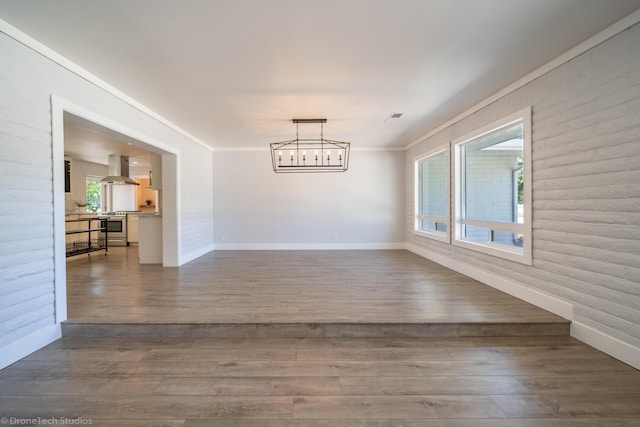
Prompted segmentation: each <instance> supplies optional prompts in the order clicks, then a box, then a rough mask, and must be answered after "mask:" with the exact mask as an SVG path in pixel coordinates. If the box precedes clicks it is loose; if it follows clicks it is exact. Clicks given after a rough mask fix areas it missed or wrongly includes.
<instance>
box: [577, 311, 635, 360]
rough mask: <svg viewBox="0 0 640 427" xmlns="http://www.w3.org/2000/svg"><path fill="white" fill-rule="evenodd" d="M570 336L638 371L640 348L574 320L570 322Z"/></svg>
mask: <svg viewBox="0 0 640 427" xmlns="http://www.w3.org/2000/svg"><path fill="white" fill-rule="evenodd" d="M571 336H572V337H574V338H575V339H577V340H580V341H582V342H583V343H585V344H589V345H590V346H591V347H594V348H597V349H598V350H600V351H602V352H604V353H607V354H608V355H609V356H612V357H615V358H616V359H618V360H620V361H622V362H624V363H626V364H627V365H630V366H633V367H634V368H636V369H640V348H638V347H635V346H633V345H631V344H628V343H626V342H624V341H620V340H619V339H617V338H614V337H612V336H611V335H608V334H605V333H604V332H600V331H598V330H597V329H594V328H592V327H591V326H587V325H585V324H584V323H580V322H576V321H575V320H574V321H573V322H571Z"/></svg>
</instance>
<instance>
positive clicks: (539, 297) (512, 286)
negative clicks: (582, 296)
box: [406, 243, 573, 320]
mask: <svg viewBox="0 0 640 427" xmlns="http://www.w3.org/2000/svg"><path fill="white" fill-rule="evenodd" d="M406 249H407V250H408V251H411V252H413V253H415V254H417V255H420V256H421V257H423V258H427V259H429V260H431V261H433V262H436V263H438V264H440V265H443V266H445V267H447V268H450V269H451V270H454V271H457V272H458V273H461V274H464V275H465V276H469V277H471V278H472V279H475V280H477V281H479V282H482V283H484V284H485V285H488V286H491V287H492V288H495V289H498V290H499V291H502V292H504V293H507V294H509V295H511V296H514V297H516V298H519V299H521V300H523V301H526V302H528V303H530V304H533V305H535V306H536V307H540V308H542V309H544V310H547V311H550V312H551V313H553V314H556V315H558V316H560V317H563V318H565V319H567V320H573V305H572V304H570V303H568V302H566V301H564V300H561V299H559V298H556V297H554V296H552V295H549V294H546V293H543V292H540V291H537V290H535V289H531V288H529V287H527V286H525V285H523V284H521V283H518V282H516V281H515V280H511V279H509V278H506V277H503V276H499V275H497V274H495V273H491V272H489V271H486V270H482V269H480V268H478V267H475V266H472V265H469V264H467V263H462V262H459V261H456V260H452V259H451V258H449V257H446V256H443V255H440V254H437V253H435V252H433V251H430V250H428V249H424V248H422V247H419V246H416V245H413V244H410V243H408V244H407V245H406Z"/></svg>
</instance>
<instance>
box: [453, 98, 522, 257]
mask: <svg viewBox="0 0 640 427" xmlns="http://www.w3.org/2000/svg"><path fill="white" fill-rule="evenodd" d="M530 129H531V109H530V108H527V109H525V110H523V111H520V112H518V113H516V114H514V115H511V116H509V117H506V118H504V119H503V120H501V121H499V122H496V123H493V124H492V125H490V126H487V127H485V128H483V129H480V130H478V131H476V132H474V133H472V134H470V135H467V136H465V137H463V138H460V139H458V140H456V141H453V145H454V149H455V159H454V160H455V161H454V164H455V172H454V180H455V198H454V204H455V213H456V215H455V230H454V244H457V245H460V246H465V247H468V248H471V249H475V250H479V251H481V252H485V253H490V254H492V255H496V256H501V257H503V258H507V259H511V260H514V261H518V262H522V263H525V264H530V263H531V197H530V192H531V184H530V182H531V167H530V158H531V148H530V147H531V144H530V134H531V130H530Z"/></svg>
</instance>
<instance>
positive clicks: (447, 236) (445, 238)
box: [413, 144, 451, 243]
mask: <svg viewBox="0 0 640 427" xmlns="http://www.w3.org/2000/svg"><path fill="white" fill-rule="evenodd" d="M441 153H445V157H446V159H447V162H446V164H447V170H446V176H447V189H446V192H445V193H446V195H447V202H446V205H447V216H444V217H442V216H432V215H420V206H421V199H422V194H421V191H420V190H421V188H420V166H419V163H420V162H421V161H422V160H425V159H427V158H429V157H433V156H436V155H438V154H441ZM450 165H451V150H450V149H449V144H446V145H441V146H438V147H435V148H433V149H431V150H429V151H427V152H424V153H421V154H420V155H418V156H416V157H414V158H413V172H414V179H413V182H414V197H413V206H414V215H413V234H414V235H416V236H421V237H426V238H429V239H434V240H438V241H441V242H445V243H451V191H450V190H451V185H450V183H451V166H450ZM421 219H427V220H432V221H437V222H441V223H445V224H447V231H446V232H445V231H426V230H421V229H420V226H419V224H420V220H421Z"/></svg>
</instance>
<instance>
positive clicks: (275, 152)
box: [270, 119, 351, 173]
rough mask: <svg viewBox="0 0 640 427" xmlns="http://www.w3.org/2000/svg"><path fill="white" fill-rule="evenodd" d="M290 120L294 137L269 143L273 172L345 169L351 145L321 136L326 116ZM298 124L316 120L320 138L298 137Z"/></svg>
mask: <svg viewBox="0 0 640 427" xmlns="http://www.w3.org/2000/svg"><path fill="white" fill-rule="evenodd" d="M292 121H293V123H295V124H296V139H292V140H289V141H282V142H274V143H272V144H270V145H271V162H272V164H273V171H274V172H276V173H295V172H298V173H299V172H345V171H346V170H347V169H348V167H349V151H350V147H351V144H350V143H349V142H343V141H334V140H331V139H325V138H324V124H325V123H326V122H327V119H293V120H292ZM300 123H303V124H307V123H320V138H299V137H298V127H299V124H300Z"/></svg>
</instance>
